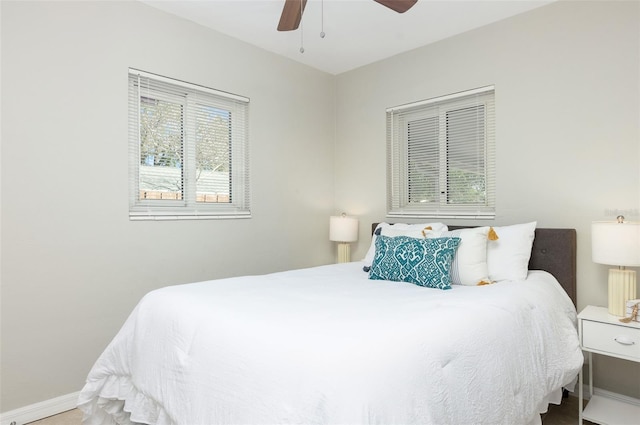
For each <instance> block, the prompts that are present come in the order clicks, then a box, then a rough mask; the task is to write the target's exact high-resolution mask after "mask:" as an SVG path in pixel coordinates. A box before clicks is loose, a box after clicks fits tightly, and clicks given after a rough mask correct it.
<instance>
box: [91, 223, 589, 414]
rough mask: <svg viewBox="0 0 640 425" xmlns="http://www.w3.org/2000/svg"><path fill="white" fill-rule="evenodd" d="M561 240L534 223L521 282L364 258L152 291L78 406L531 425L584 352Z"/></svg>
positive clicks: (566, 246) (570, 235) (102, 410)
mask: <svg viewBox="0 0 640 425" xmlns="http://www.w3.org/2000/svg"><path fill="white" fill-rule="evenodd" d="M376 227H379V226H378V225H377V224H376V225H374V227H373V229H375V228H376ZM456 230H461V229H457V228H449V229H448V231H456ZM503 232H504V234H505V235H506V234H507V229H506V228H505V229H504V230H503ZM499 233H500V232H499ZM385 238H386V236H385ZM385 238H382V237H381V236H378V240H379V241H378V242H377V243H382V242H381V241H382V240H383V239H385ZM374 239H375V238H374ZM385 240H386V239H385ZM575 240H576V235H575V230H573V229H535V239H534V241H533V246H532V247H530V249H531V253H530V261H529V262H528V264H529V267H528V268H530V269H531V270H530V271H527V272H526V273H527V275H526V278H525V279H523V280H521V281H499V282H497V283H493V284H490V285H482V286H468V285H452V286H451V290H440V289H433V288H425V287H421V286H419V285H413V284H411V283H406V282H392V281H387V280H372V279H369V274H368V273H366V272H363V268H365V267H371V266H373V264H372V265H367V264H366V258H365V261H356V262H352V263H346V264H335V265H327V266H320V267H314V268H309V269H301V270H292V271H287V272H281V273H273V274H268V275H263V276H245V277H237V278H229V279H220V280H214V281H206V282H198V283H193V284H188V285H178V286H170V287H166V288H162V289H159V290H155V291H152V292H150V293H149V294H147V295H146V296H145V297H144V298H143V299H142V300H141V301H140V302H139V304H138V305H137V306H136V308H135V309H134V311H133V312H132V313H131V315H130V317H129V318H128V319H127V321H126V322H125V324H124V325H123V327H122V328H121V330H120V331H119V332H118V334H117V335H116V336H115V338H114V339H113V341H112V342H111V343H110V344H109V346H108V347H107V348H106V349H105V351H104V352H103V353H102V355H101V356H100V357H99V359H98V360H97V361H96V363H95V365H94V366H93V368H92V369H91V371H90V373H89V376H88V378H87V382H86V385H85V387H84V388H83V390H82V391H81V393H80V397H79V401H78V407H79V408H80V409H81V410H82V411H83V412H84V418H83V421H84V423H87V424H113V423H118V424H131V423H145V424H187V425H198V424H406V425H411V424H453V425H456V424H461V425H462V424H510V425H512V424H539V423H540V413H542V412H545V411H546V409H547V406H548V403H550V402H554V403H558V402H559V401H560V397H561V392H562V390H563V388H566V387H571V385H572V384H573V383H574V382H575V378H576V376H577V374H578V372H579V369H580V367H581V366H582V362H583V357H582V352H581V351H580V349H579V343H578V337H577V331H576V311H575V294H576V292H575V291H576V290H575V251H576V245H575ZM465 243H466V242H465ZM374 264H375V263H374ZM554 276H555V277H554Z"/></svg>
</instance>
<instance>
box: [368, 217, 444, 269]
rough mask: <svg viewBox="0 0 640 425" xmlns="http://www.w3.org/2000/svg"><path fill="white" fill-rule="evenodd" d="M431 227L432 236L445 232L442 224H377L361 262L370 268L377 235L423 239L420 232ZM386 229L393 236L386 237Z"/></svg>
mask: <svg viewBox="0 0 640 425" xmlns="http://www.w3.org/2000/svg"><path fill="white" fill-rule="evenodd" d="M426 227H431V229H432V231H433V232H434V233H433V234H434V235H437V234H439V233H442V232H446V231H447V225H446V224H443V223H420V224H406V223H397V224H391V223H384V222H383V223H379V224H378V226H377V227H376V231H375V232H374V234H373V236H372V237H371V245H369V250H368V251H367V255H365V257H364V259H363V261H364V262H365V267H368V266H371V263H372V262H373V257H374V255H375V253H376V238H377V236H378V235H380V234H382V235H385V236H414V235H417V236H414V237H424V236H421V234H422V233H421V232H422V230H423V229H424V228H426ZM387 229H393V231H392V232H394V233H395V234H393V235H386V234H385V233H386V231H387Z"/></svg>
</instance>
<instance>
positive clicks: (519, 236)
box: [487, 221, 537, 281]
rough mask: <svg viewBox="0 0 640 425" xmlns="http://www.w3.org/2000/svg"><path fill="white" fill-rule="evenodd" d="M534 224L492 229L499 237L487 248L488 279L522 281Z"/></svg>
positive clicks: (534, 229) (529, 251) (530, 246)
mask: <svg viewBox="0 0 640 425" xmlns="http://www.w3.org/2000/svg"><path fill="white" fill-rule="evenodd" d="M536 224H537V223H536V222H535V221H533V222H531V223H525V224H514V225H512V226H500V227H494V229H495V231H496V233H497V234H498V235H499V236H500V239H498V240H497V241H493V242H491V243H490V244H489V245H488V246H487V266H488V268H489V278H491V280H494V281H499V280H524V279H526V278H527V273H528V271H529V258H531V248H532V246H533V238H534V237H535V231H536Z"/></svg>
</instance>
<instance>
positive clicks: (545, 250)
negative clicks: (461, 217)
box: [371, 223, 577, 305]
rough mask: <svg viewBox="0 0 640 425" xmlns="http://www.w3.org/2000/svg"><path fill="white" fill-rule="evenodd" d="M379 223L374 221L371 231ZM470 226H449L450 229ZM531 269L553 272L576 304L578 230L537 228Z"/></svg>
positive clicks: (530, 263)
mask: <svg viewBox="0 0 640 425" xmlns="http://www.w3.org/2000/svg"><path fill="white" fill-rule="evenodd" d="M377 225H378V223H373V224H372V226H371V233H372V234H373V232H374V231H375V229H376V226H377ZM464 227H470V226H449V229H450V230H455V229H462V228H464ZM529 269H530V270H544V271H547V272H549V273H551V274H552V275H553V276H555V278H556V279H557V280H558V282H560V285H562V287H563V288H564V290H565V291H566V292H567V294H569V297H570V298H571V300H572V301H573V305H576V298H577V297H576V295H577V294H576V230H575V229H536V234H535V238H534V240H533V248H532V250H531V259H530V260H529Z"/></svg>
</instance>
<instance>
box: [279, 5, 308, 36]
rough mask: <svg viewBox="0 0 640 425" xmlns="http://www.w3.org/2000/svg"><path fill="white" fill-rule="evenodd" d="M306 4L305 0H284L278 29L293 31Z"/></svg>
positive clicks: (296, 27)
mask: <svg viewBox="0 0 640 425" xmlns="http://www.w3.org/2000/svg"><path fill="white" fill-rule="evenodd" d="M306 5H307V0H285V2H284V7H283V8H282V15H280V22H279V23H278V31H293V30H295V29H298V26H299V25H300V20H301V19H302V12H304V7H305V6H306Z"/></svg>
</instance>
